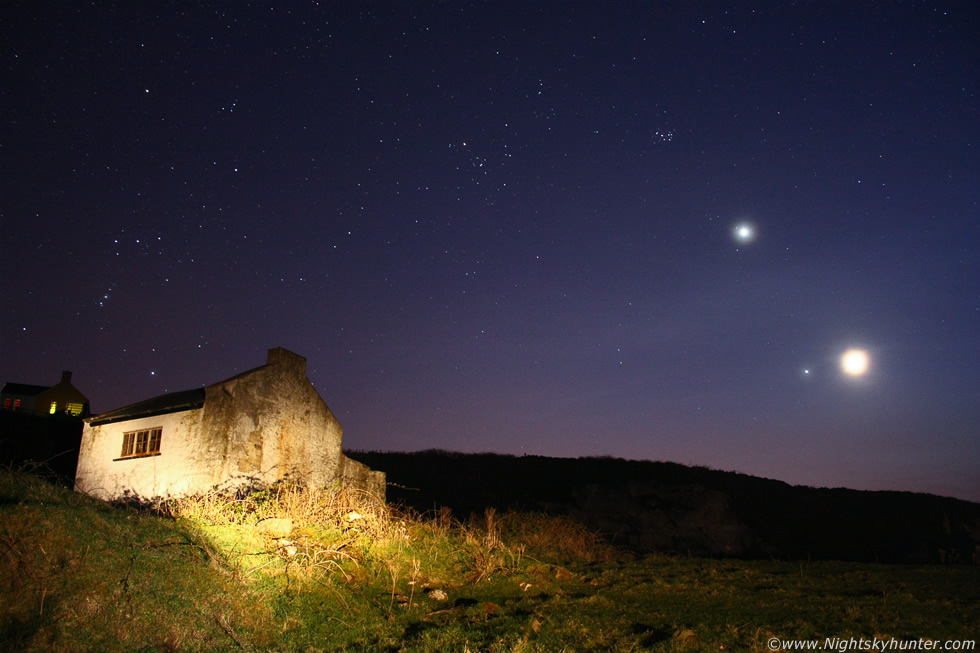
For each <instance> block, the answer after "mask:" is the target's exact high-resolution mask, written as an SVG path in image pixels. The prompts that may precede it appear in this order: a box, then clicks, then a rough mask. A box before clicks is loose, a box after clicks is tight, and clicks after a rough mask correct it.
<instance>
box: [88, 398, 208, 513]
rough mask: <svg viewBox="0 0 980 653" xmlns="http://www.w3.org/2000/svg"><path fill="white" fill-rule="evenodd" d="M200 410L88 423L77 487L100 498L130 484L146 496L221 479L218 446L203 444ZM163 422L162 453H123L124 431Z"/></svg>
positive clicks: (113, 496)
mask: <svg viewBox="0 0 980 653" xmlns="http://www.w3.org/2000/svg"><path fill="white" fill-rule="evenodd" d="M200 423H201V410H200V409H195V410H187V411H181V412H177V413H169V414H166V415H157V416H155V417H144V418H141V419H136V420H130V421H125V422H116V423H113V424H102V425H99V426H92V425H91V424H85V429H84V431H83V432H82V443H81V450H80V452H79V458H78V470H77V471H76V473H75V489H76V490H77V491H79V492H84V493H86V494H90V495H92V496H95V497H98V498H100V499H106V500H111V499H119V498H122V497H123V496H125V494H126V491H127V490H129V493H130V495H132V494H135V495H137V496H139V497H140V498H143V499H151V498H156V497H166V496H170V495H173V496H176V495H181V494H188V493H194V492H203V491H206V490H208V489H210V488H211V487H212V486H213V485H214V484H215V483H217V482H218V478H217V470H216V466H217V465H216V461H218V460H220V457H219V456H216V455H215V452H210V451H207V450H205V449H204V448H203V446H202V445H203V444H204V443H203V442H202V441H201V438H200V435H199V433H200ZM152 428H162V429H163V432H162V434H161V437H160V455H159V456H144V457H138V456H137V457H131V458H123V459H119V454H120V452H121V450H122V441H123V433H127V432H129V431H139V430H143V429H152Z"/></svg>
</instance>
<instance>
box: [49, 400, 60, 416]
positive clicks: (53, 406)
mask: <svg viewBox="0 0 980 653" xmlns="http://www.w3.org/2000/svg"><path fill="white" fill-rule="evenodd" d="M48 412H49V413H51V414H52V415H54V414H55V413H57V412H58V402H57V401H52V402H51V408H49V409H48Z"/></svg>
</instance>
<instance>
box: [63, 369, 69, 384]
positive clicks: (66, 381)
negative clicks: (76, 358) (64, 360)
mask: <svg viewBox="0 0 980 653" xmlns="http://www.w3.org/2000/svg"><path fill="white" fill-rule="evenodd" d="M61 385H71V370H65V371H64V372H62V373H61Z"/></svg>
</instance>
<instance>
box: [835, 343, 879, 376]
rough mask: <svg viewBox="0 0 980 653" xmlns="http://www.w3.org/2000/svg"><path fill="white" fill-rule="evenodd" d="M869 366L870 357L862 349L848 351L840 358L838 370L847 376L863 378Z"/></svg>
mask: <svg viewBox="0 0 980 653" xmlns="http://www.w3.org/2000/svg"><path fill="white" fill-rule="evenodd" d="M870 366H871V356H869V355H868V352H867V351H865V350H864V349H848V350H847V351H845V352H844V353H843V354H841V357H840V368H841V370H842V371H843V372H844V374H846V375H848V376H864V375H865V374H866V373H867V372H868V368H869V367H870Z"/></svg>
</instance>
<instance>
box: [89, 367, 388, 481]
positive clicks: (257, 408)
mask: <svg viewBox="0 0 980 653" xmlns="http://www.w3.org/2000/svg"><path fill="white" fill-rule="evenodd" d="M342 438H343V429H342V428H341V426H340V422H338V421H337V418H336V417H334V415H333V413H332V412H331V411H330V409H329V408H328V407H327V404H326V403H325V402H324V401H323V399H322V398H321V397H320V395H319V394H318V393H317V391H316V389H315V388H314V387H313V384H312V383H311V382H310V380H309V379H308V378H307V377H306V359H305V358H303V357H302V356H299V355H297V354H294V353H292V352H290V351H287V350H285V349H282V348H276V349H270V350H269V352H268V358H267V362H266V364H265V365H263V366H261V367H257V368H255V369H253V370H249V371H248V372H244V373H242V374H239V375H237V376H234V377H232V378H230V379H227V380H225V381H221V382H219V383H214V384H212V385H209V386H206V387H203V388H197V389H193V390H186V391H184V392H174V393H170V394H165V395H161V396H159V397H154V398H152V399H147V400H146V401H141V402H138V403H135V404H132V405H129V406H125V407H123V408H119V409H116V410H111V411H109V412H107V413H102V414H99V415H95V416H93V417H89V418H87V419H86V420H85V427H84V430H83V433H82V444H81V451H80V453H79V459H78V469H77V472H76V475H75V489H76V490H77V491H79V492H84V493H86V494H90V495H93V496H96V497H99V498H102V499H107V500H111V499H118V498H122V497H124V496H127V495H130V496H137V497H141V498H144V499H149V498H155V497H166V496H181V495H188V494H195V493H199V492H205V491H208V490H210V489H212V488H214V487H216V486H224V487H233V486H235V485H237V484H241V483H246V482H249V481H250V480H253V479H254V480H257V481H260V482H266V483H268V482H274V481H276V480H279V479H283V478H290V479H293V480H296V481H298V482H301V483H303V484H305V485H308V486H312V487H324V486H326V485H329V484H331V483H333V482H335V481H342V482H349V483H353V484H356V485H358V486H360V487H363V488H365V489H367V490H368V491H370V492H372V493H374V494H376V495H380V496H382V497H383V496H384V491H385V475H384V474H383V473H381V472H376V471H372V470H371V469H369V468H368V467H366V466H365V465H362V464H361V463H359V462H357V461H354V460H351V459H349V458H347V456H345V455H344V454H343V452H342V451H341V439H342Z"/></svg>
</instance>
